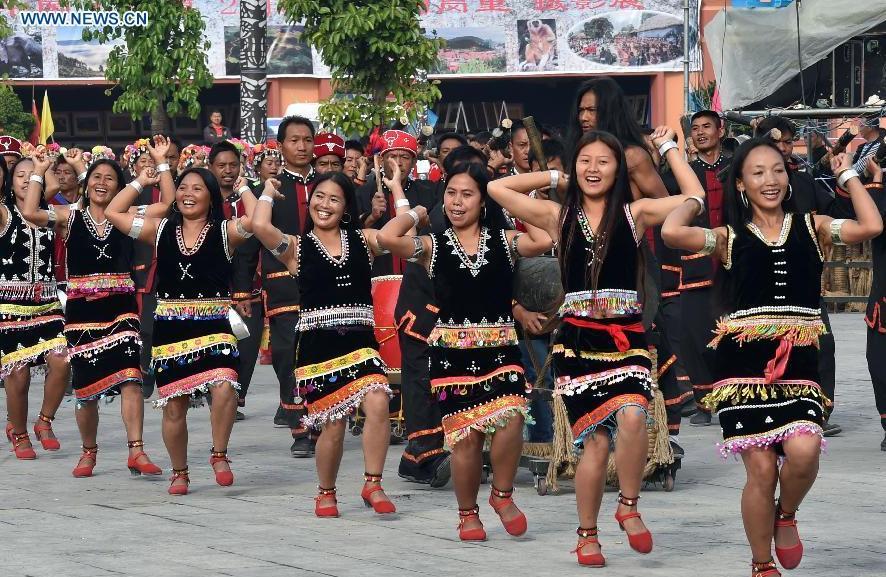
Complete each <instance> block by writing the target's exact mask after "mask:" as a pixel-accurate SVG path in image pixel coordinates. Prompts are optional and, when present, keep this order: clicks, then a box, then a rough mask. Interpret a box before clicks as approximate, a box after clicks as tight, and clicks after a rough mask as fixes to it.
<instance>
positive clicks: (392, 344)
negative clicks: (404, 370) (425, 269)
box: [372, 275, 403, 383]
mask: <svg viewBox="0 0 886 577" xmlns="http://www.w3.org/2000/svg"><path fill="white" fill-rule="evenodd" d="M402 282H403V277H402V276H400V275H388V276H379V277H375V278H373V279H372V304H373V307H372V308H373V310H374V311H375V340H376V341H378V352H379V354H380V355H381V358H382V360H383V361H384V362H385V364H386V365H387V366H388V379H389V380H391V381H392V382H394V381H395V380H396V382H397V383H399V380H400V368H401V367H402V366H403V363H402V360H401V356H400V341H399V340H398V339H397V323H396V322H395V321H394V307H396V306H397V297H399V296H400V284H401V283H402Z"/></svg>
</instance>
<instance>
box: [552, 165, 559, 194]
mask: <svg viewBox="0 0 886 577" xmlns="http://www.w3.org/2000/svg"><path fill="white" fill-rule="evenodd" d="M558 184H560V171H559V170H552V171H551V190H557V185H558Z"/></svg>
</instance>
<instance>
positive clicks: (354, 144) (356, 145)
mask: <svg viewBox="0 0 886 577" xmlns="http://www.w3.org/2000/svg"><path fill="white" fill-rule="evenodd" d="M349 150H356V151H357V152H359V153H360V156H362V155H363V145H362V144H360V141H359V140H348V141H345V152H347V151H349Z"/></svg>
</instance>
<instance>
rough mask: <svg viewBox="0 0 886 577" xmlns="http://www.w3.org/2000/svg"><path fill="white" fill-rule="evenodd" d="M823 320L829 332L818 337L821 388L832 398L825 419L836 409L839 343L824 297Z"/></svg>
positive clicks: (825, 409)
mask: <svg viewBox="0 0 886 577" xmlns="http://www.w3.org/2000/svg"><path fill="white" fill-rule="evenodd" d="M821 320H822V321H824V326H825V327H827V329H828V332H827V334H824V335H822V336H821V337H819V339H818V347H819V349H818V378H819V381H820V382H819V384H820V385H821V390H822V391H824V394H825V395H827V397H828V399H830V404H829V405H828V406H826V407H825V408H824V415H825V419H827V418H828V417H830V415H831V413H832V412H833V411H834V402H835V399H834V394H835V392H836V388H837V361H836V359H835V358H834V357H835V355H836V353H837V345H836V343H835V342H834V332H833V331H832V330H831V319H830V318H829V317H828V309H827V307H826V306H825V304H824V299H822V301H821ZM881 351H882V352H883V353H886V349H881ZM880 412H881V413H882V412H883V411H880Z"/></svg>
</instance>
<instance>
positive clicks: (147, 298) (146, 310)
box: [138, 293, 157, 397]
mask: <svg viewBox="0 0 886 577" xmlns="http://www.w3.org/2000/svg"><path fill="white" fill-rule="evenodd" d="M138 299H139V305H140V306H141V311H140V313H139V336H140V337H141V339H142V352H141V365H142V393H143V394H144V395H145V397H150V396H151V395H152V394H154V371H152V370H151V345H152V344H153V342H154V311H156V310H157V297H156V295H155V294H154V293H139V294H138Z"/></svg>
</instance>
